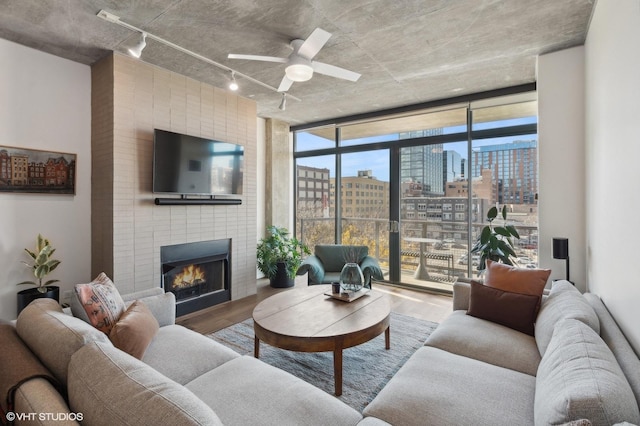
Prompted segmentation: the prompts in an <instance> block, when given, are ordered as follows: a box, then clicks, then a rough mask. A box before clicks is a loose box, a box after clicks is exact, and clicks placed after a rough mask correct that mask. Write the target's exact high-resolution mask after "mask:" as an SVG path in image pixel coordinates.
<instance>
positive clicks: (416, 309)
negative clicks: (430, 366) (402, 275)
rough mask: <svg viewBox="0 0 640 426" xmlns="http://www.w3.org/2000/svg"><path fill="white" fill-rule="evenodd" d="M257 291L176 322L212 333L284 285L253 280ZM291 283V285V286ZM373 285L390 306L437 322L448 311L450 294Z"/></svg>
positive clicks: (303, 280)
mask: <svg viewBox="0 0 640 426" xmlns="http://www.w3.org/2000/svg"><path fill="white" fill-rule="evenodd" d="M306 285H307V278H306V276H302V277H297V278H296V283H295V287H300V286H306ZM256 286H257V293H256V294H255V295H252V296H248V297H245V298H242V299H238V300H233V301H230V302H226V303H222V304H219V305H216V306H212V307H211V308H207V309H203V310H201V311H198V312H194V313H191V314H187V315H183V316H181V317H179V318H177V319H176V324H180V325H183V326H185V327H187V328H190V329H191V330H194V331H197V332H198V333H202V334H209V333H213V332H214V331H218V330H221V329H223V328H225V327H228V326H230V325H233V324H236V323H238V322H242V321H244V320H246V319H248V318H251V314H252V312H253V308H254V307H255V306H256V305H257V304H258V303H260V301H261V300H263V299H265V298H267V297H269V296H271V295H273V294H276V293H278V292H281V291H288V290H290V288H288V289H276V288H272V287H271V286H269V280H267V279H261V280H257V282H256ZM295 287H293V288H295ZM374 289H375V290H377V291H380V292H383V293H385V294H388V295H389V298H390V300H391V310H392V311H393V312H397V313H400V314H404V315H409V316H412V317H415V318H420V319H425V320H429V321H434V322H441V321H442V320H443V319H444V318H446V317H447V316H448V315H449V313H451V307H452V299H451V297H450V296H446V295H438V294H431V293H426V292H423V291H417V290H409V289H403V288H399V287H395V286H390V285H383V284H379V283H376V284H375V285H374Z"/></svg>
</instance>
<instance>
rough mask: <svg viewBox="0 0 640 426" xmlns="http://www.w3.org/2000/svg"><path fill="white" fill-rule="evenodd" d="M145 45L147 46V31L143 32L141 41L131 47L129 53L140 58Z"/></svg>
mask: <svg viewBox="0 0 640 426" xmlns="http://www.w3.org/2000/svg"><path fill="white" fill-rule="evenodd" d="M145 47H147V33H141V35H140V41H139V42H138V43H137V44H136V45H135V46H133V47H130V48H129V53H130V54H131V56H133V57H134V58H139V57H140V55H142V51H143V50H144V48H145Z"/></svg>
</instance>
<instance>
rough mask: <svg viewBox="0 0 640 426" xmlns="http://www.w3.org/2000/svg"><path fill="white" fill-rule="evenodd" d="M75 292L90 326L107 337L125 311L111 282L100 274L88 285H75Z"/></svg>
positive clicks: (122, 301)
mask: <svg viewBox="0 0 640 426" xmlns="http://www.w3.org/2000/svg"><path fill="white" fill-rule="evenodd" d="M75 291H76V296H77V297H78V300H79V301H80V304H81V305H82V306H83V307H84V310H85V311H86V312H87V316H88V317H89V321H90V322H91V325H93V326H94V327H95V328H97V329H98V330H100V331H102V332H104V333H105V334H107V335H109V332H110V331H111V329H112V328H113V326H114V325H115V323H116V322H117V321H118V318H120V315H122V313H123V312H124V311H125V304H124V300H122V297H121V296H120V293H119V292H118V289H117V288H116V286H115V285H114V284H113V282H112V281H111V280H110V279H109V277H107V275H106V274H105V273H104V272H101V273H100V275H98V276H97V277H96V279H94V280H93V281H91V282H90V283H88V284H76V286H75Z"/></svg>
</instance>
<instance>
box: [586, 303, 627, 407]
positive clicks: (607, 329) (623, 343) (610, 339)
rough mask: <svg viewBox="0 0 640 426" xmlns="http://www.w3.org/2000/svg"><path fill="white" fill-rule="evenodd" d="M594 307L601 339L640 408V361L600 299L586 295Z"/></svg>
mask: <svg viewBox="0 0 640 426" xmlns="http://www.w3.org/2000/svg"><path fill="white" fill-rule="evenodd" d="M583 297H584V298H585V299H586V300H587V302H589V304H590V305H591V307H593V310H594V311H596V314H597V315H598V321H599V323H600V337H601V338H602V340H604V342H605V343H606V344H607V346H608V347H609V349H611V352H613V356H615V357H616V361H618V365H620V368H622V371H623V372H624V375H625V377H626V378H627V380H628V381H629V384H630V385H631V390H633V393H634V394H635V396H636V402H637V403H638V406H640V359H638V355H636V353H635V351H634V350H633V348H632V347H631V345H630V344H629V342H628V341H627V339H626V337H625V336H624V334H622V331H621V330H620V328H619V327H618V324H616V322H615V320H614V319H613V317H612V316H611V314H610V313H609V310H608V309H607V307H606V306H605V305H604V303H603V302H602V300H600V298H599V297H598V296H597V295H595V294H593V293H585V294H584V296H583Z"/></svg>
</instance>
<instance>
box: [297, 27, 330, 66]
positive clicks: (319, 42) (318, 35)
mask: <svg viewBox="0 0 640 426" xmlns="http://www.w3.org/2000/svg"><path fill="white" fill-rule="evenodd" d="M329 38H331V33H328V32H326V31H325V30H323V29H322V28H316V29H315V30H313V32H312V33H311V35H310V36H309V37H307V39H306V40H305V41H304V43H302V45H301V46H300V49H298V55H300V56H304V57H305V58H307V59H312V58H313V57H314V56H316V55H317V54H318V52H319V51H320V49H322V47H323V46H324V45H325V44H326V43H327V41H329Z"/></svg>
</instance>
